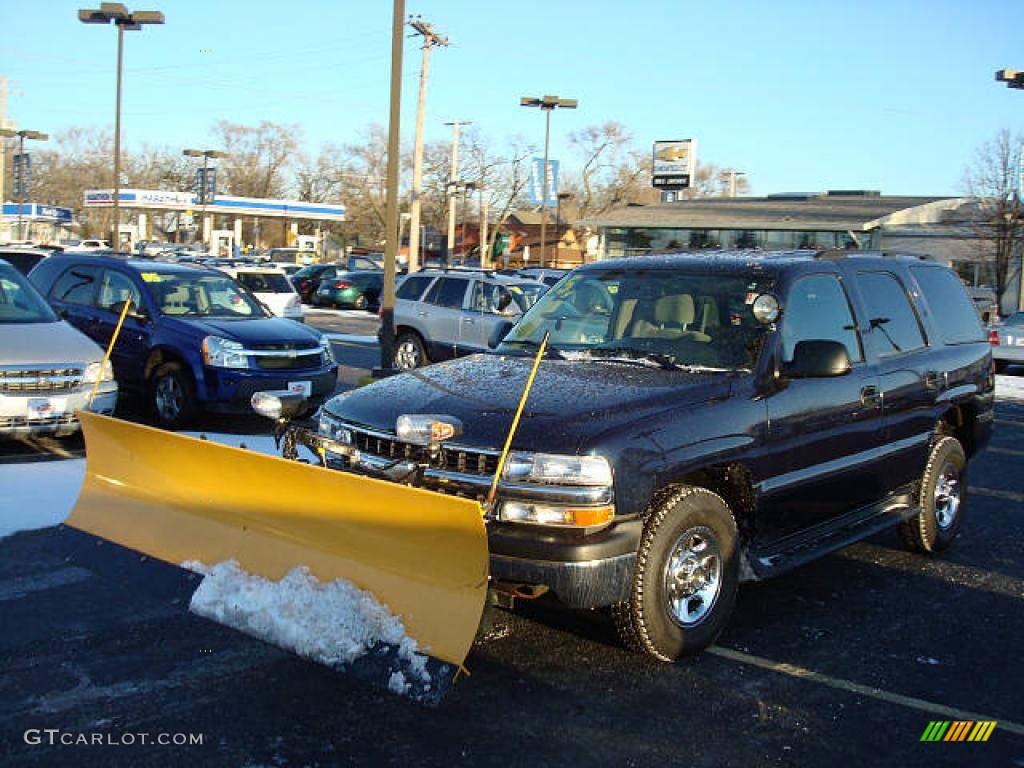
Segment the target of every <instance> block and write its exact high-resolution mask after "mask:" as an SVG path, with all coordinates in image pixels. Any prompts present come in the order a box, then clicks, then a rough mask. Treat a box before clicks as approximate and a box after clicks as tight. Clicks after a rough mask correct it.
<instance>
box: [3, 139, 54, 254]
mask: <svg viewBox="0 0 1024 768" xmlns="http://www.w3.org/2000/svg"><path fill="white" fill-rule="evenodd" d="M0 136H6V137H8V138H9V137H12V136H17V137H18V156H19V157H20V158H21V159H20V160H19V161H18V162H20V163H21V180H20V181H21V183H19V184H18V239H19V240H26V239H27V238H26V237H25V232H24V230H23V228H22V223H21V215H22V210H23V209H24V207H25V197H26V196H27V192H28V189H27V187H28V183H29V165H28V162H27V161H26V160H25V139H34V140H35V141H46V140H47V139H48V138H50V137H49V136H48V135H47V134H45V133H40V132H39V131H28V130H23V131H14V130H11V129H10V128H0Z"/></svg>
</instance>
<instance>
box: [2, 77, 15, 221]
mask: <svg viewBox="0 0 1024 768" xmlns="http://www.w3.org/2000/svg"><path fill="white" fill-rule="evenodd" d="M6 127H7V76H6V75H0V129H4V128H6ZM11 127H13V126H11ZM6 182H7V142H6V141H5V142H3V143H0V206H2V205H3V203H4V201H5V200H6V199H7V189H6Z"/></svg>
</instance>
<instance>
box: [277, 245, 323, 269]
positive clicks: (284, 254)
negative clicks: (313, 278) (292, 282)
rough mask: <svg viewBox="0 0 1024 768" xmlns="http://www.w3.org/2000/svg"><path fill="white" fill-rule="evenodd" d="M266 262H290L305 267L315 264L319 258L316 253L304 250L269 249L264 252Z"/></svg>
mask: <svg viewBox="0 0 1024 768" xmlns="http://www.w3.org/2000/svg"><path fill="white" fill-rule="evenodd" d="M265 260H266V261H290V262H292V263H294V264H301V265H303V266H306V265H308V264H316V263H317V262H318V261H319V260H320V257H319V256H318V255H317V253H316V251H310V250H306V249H304V248H271V249H270V250H269V251H267V252H266V255H265Z"/></svg>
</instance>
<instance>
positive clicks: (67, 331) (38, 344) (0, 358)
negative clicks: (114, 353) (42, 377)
mask: <svg viewBox="0 0 1024 768" xmlns="http://www.w3.org/2000/svg"><path fill="white" fill-rule="evenodd" d="M102 359H103V350H102V349H100V347H99V345H98V344H96V343H95V342H94V341H92V340H91V339H90V338H89V337H88V336H86V335H85V334H84V333H81V332H80V331H78V330H76V329H75V328H72V327H71V326H70V325H68V324H67V323H66V322H64V321H63V320H60V321H58V322H55V323H27V324H21V323H5V324H0V367H10V366H15V365H51V364H53V365H64V364H67V363H92V362H96V361H99V360H102Z"/></svg>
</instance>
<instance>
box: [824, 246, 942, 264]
mask: <svg viewBox="0 0 1024 768" xmlns="http://www.w3.org/2000/svg"><path fill="white" fill-rule="evenodd" d="M851 256H852V257H854V258H856V257H858V256H873V257H875V258H884V259H918V260H920V261H928V260H929V259H928V256H926V255H924V254H921V253H902V252H899V251H861V250H858V249H857V248H851V249H849V250H845V249H842V248H829V249H827V250H824V251H818V252H817V253H815V254H814V258H815V259H817V260H819V261H836V260H838V259H847V258H850V257H851Z"/></svg>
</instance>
